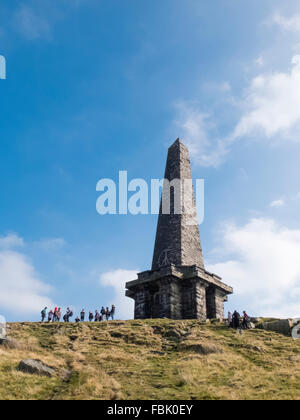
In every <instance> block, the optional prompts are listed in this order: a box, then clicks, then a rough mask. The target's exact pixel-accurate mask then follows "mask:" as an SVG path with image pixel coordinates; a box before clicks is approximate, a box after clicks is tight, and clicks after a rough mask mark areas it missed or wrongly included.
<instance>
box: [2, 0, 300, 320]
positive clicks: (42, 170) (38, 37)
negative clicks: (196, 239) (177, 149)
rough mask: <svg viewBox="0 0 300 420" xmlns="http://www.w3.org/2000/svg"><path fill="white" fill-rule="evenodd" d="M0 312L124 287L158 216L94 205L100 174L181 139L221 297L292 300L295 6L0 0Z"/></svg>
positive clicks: (103, 298)
mask: <svg viewBox="0 0 300 420" xmlns="http://www.w3.org/2000/svg"><path fill="white" fill-rule="evenodd" d="M0 54H1V55H3V56H5V58H6V62H7V79H6V80H0V118H1V124H0V144H1V154H0V171H1V177H0V191H1V206H0V220H1V224H0V287H1V294H0V313H1V314H2V315H5V316H6V318H7V319H9V320H20V319H30V320H36V319H38V318H39V313H40V310H41V307H42V306H43V305H44V302H45V304H48V305H53V304H55V305H60V306H62V307H66V306H68V305H72V306H73V307H74V308H75V310H76V311H79V310H80V309H81V307H85V308H86V310H89V309H91V310H94V309H96V308H98V307H99V306H101V305H102V304H103V305H104V304H105V305H106V304H107V305H108V304H111V303H115V304H116V305H117V307H118V308H119V316H120V317H130V316H132V302H131V301H130V300H127V299H125V298H124V297H123V294H124V283H125V282H126V281H127V280H130V279H134V277H135V272H136V271H137V270H141V271H142V270H146V269H148V268H150V266H151V260H152V252H153V244H154V236H155V229H156V216H154V215H148V216H145V215H144V216H142V215H140V216H131V215H127V216H122V215H120V216H100V215H99V214H97V212H96V200H97V197H98V193H97V192H96V184H97V181H98V180H99V179H101V178H112V179H117V176H118V172H119V171H120V170H127V171H128V176H129V179H132V178H144V179H146V180H147V181H149V180H150V179H151V178H162V176H163V173H164V165H165V159H166V153H167V148H168V146H169V145H170V144H171V143H172V142H173V141H174V140H175V139H176V138H177V137H181V138H182V140H183V141H184V142H185V143H186V144H187V145H188V146H189V148H190V151H191V160H192V166H193V168H192V169H193V176H194V178H204V179H205V188H206V190H205V191H206V193H205V220H204V223H203V224H202V225H201V226H200V230H201V237H202V245H203V250H204V258H205V262H206V266H207V268H209V269H210V270H214V271H215V272H216V273H217V274H219V275H221V276H222V277H223V279H224V281H225V282H226V283H228V284H230V285H233V286H234V288H235V292H236V293H235V295H234V296H232V297H230V298H229V304H228V305H227V308H230V309H235V308H238V309H239V310H243V309H247V310H248V311H249V312H250V313H252V314H254V315H261V314H263V315H277V316H293V317H296V316H298V317H299V316H300V304H299V298H300V258H299V255H300V222H299V213H300V185H299V175H300V169H299V152H300V129H299V128H300V58H299V57H300V6H299V5H297V4H296V2H295V1H290V0H286V1H285V2H282V1H277V0H270V1H269V0H251V1H250V0H246V1H245V0H243V1H242V0H216V1H214V2H206V1H200V0H198V1H195V0H185V1H180V0H164V1H163V2H161V1H157V0H154V1H152V2H147V1H145V0H144V1H141V0H127V1H124V0H110V1H104V0H102V1H101V0H77V1H76V0H74V1H72V0H60V1H59V0H51V1H50V0H43V1H40V0H28V1H26V2H25V1H17V0H1V2H0Z"/></svg>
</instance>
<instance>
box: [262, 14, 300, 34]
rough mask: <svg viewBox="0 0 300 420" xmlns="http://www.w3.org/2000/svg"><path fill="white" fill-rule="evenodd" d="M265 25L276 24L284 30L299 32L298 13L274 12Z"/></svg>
mask: <svg viewBox="0 0 300 420" xmlns="http://www.w3.org/2000/svg"><path fill="white" fill-rule="evenodd" d="M265 23H266V24H267V25H278V26H279V27H280V28H281V29H283V30H285V31H293V32H300V14H298V13H296V14H294V15H291V16H283V15H282V14H281V13H280V12H276V13H274V14H273V15H272V16H271V17H270V18H269V19H267V21H266V22H265Z"/></svg>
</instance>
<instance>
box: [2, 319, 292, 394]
mask: <svg viewBox="0 0 300 420" xmlns="http://www.w3.org/2000/svg"><path fill="white" fill-rule="evenodd" d="M10 335H11V337H12V338H13V339H14V340H15V346H14V348H5V347H3V346H0V399H74V400H80V399H156V400H160V399H170V400H172V399H190V398H194V399H195V398H196V399H236V400H237V399H300V363H299V361H300V342H298V341H293V340H292V339H290V338H288V337H284V336H281V335H279V334H275V333H271V332H268V331H263V330H254V331H247V332H245V333H244V334H243V335H239V334H236V333H235V331H233V330H229V329H228V328H226V327H225V326H222V325H220V324H214V325H206V324H202V323H200V322H199V321H169V320H145V321H126V322H123V321H122V322H109V323H99V324H80V325H75V324H70V325H62V324H61V325H56V324H49V325H41V324H12V325H11V328H10ZM28 358H33V359H40V360H42V361H43V362H44V363H46V364H47V365H49V366H53V367H54V368H56V369H57V372H59V371H60V370H61V369H68V370H71V372H72V376H71V378H70V381H69V382H63V381H62V379H61V378H60V376H59V375H56V376H55V377H53V378H50V379H49V378H45V377H39V376H35V375H29V374H24V373H21V372H18V371H17V366H18V364H19V362H20V360H22V359H28Z"/></svg>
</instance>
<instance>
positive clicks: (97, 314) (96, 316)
mask: <svg viewBox="0 0 300 420" xmlns="http://www.w3.org/2000/svg"><path fill="white" fill-rule="evenodd" d="M99 321H100V314H99V312H98V311H97V310H96V311H95V322H99Z"/></svg>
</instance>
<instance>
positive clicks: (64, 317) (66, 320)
mask: <svg viewBox="0 0 300 420" xmlns="http://www.w3.org/2000/svg"><path fill="white" fill-rule="evenodd" d="M63 320H64V322H69V320H68V315H67V314H65V315H64V316H63Z"/></svg>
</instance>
